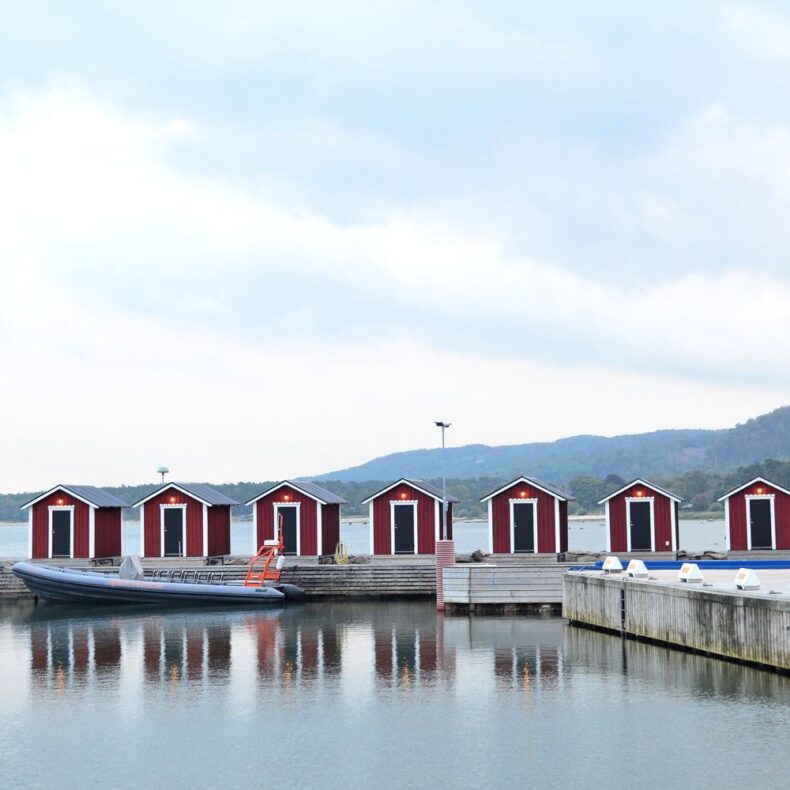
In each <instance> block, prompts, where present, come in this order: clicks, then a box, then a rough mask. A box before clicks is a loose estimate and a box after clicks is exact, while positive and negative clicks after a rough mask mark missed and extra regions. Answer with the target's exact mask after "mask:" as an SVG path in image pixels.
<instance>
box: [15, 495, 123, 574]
mask: <svg viewBox="0 0 790 790" xmlns="http://www.w3.org/2000/svg"><path fill="white" fill-rule="evenodd" d="M125 507H129V505H128V504H127V503H126V502H124V501H123V500H121V499H118V497H115V496H113V495H112V494H108V493H107V492H106V491H102V490H101V488H95V487H94V486H73V485H57V486H55V487H54V488H51V489H50V490H49V491H46V492H45V493H43V494H41V495H40V496H38V497H36V498H35V499H31V500H30V502H26V503H25V504H24V505H22V509H23V510H27V513H28V525H29V529H28V556H29V557H30V558H31V559H50V558H55V557H62V558H65V557H79V558H86V559H92V558H94V557H118V556H120V554H121V512H122V510H123V508H125Z"/></svg>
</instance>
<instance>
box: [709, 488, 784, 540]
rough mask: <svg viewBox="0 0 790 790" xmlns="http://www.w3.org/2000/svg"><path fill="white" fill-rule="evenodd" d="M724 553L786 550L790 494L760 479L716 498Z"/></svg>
mask: <svg viewBox="0 0 790 790" xmlns="http://www.w3.org/2000/svg"><path fill="white" fill-rule="evenodd" d="M719 502H724V518H725V522H726V530H727V531H726V537H727V544H726V548H727V550H728V551H756V550H776V549H785V550H787V549H790V491H788V490H787V489H786V488H783V487H782V486H780V485H778V484H777V483H772V482H771V481H770V480H766V479H765V478H764V477H755V478H754V479H753V480H750V481H749V482H748V483H744V484H743V485H740V486H738V487H737V488H734V489H733V490H732V491H728V492H727V493H726V494H725V495H724V496H722V497H719Z"/></svg>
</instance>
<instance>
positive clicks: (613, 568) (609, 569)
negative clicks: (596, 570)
mask: <svg viewBox="0 0 790 790" xmlns="http://www.w3.org/2000/svg"><path fill="white" fill-rule="evenodd" d="M603 570H604V573H620V572H621V571H622V570H623V563H622V562H620V560H618V559H617V557H607V558H606V559H605V560H604V561H603Z"/></svg>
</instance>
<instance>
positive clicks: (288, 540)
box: [246, 480, 347, 557]
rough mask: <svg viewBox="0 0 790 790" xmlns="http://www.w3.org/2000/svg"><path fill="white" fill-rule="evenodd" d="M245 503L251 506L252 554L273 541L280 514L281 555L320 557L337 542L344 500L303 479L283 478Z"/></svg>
mask: <svg viewBox="0 0 790 790" xmlns="http://www.w3.org/2000/svg"><path fill="white" fill-rule="evenodd" d="M246 504H248V505H252V521H253V538H254V546H253V553H254V552H257V551H258V548H259V547H260V546H262V545H263V542H264V541H266V540H274V539H275V537H276V535H275V525H279V524H280V516H282V526H283V541H284V544H285V548H284V549H283V553H284V554H293V555H296V556H302V557H305V556H306V557H314V556H319V557H320V556H321V555H322V554H330V553H332V552H334V551H335V548H336V547H337V544H338V543H340V507H341V505H345V504H347V503H346V500H345V499H343V498H342V497H339V496H338V495H337V494H333V493H332V492H331V491H327V490H326V489H325V488H322V487H321V486H320V485H318V484H316V483H311V482H308V481H306V480H283V481H282V482H280V483H276V484H275V485H273V486H272V487H271V488H267V489H266V490H265V491H262V492H261V493H260V494H258V495H257V496H255V497H253V498H252V499H251V500H250V501H249V502H247V503H246Z"/></svg>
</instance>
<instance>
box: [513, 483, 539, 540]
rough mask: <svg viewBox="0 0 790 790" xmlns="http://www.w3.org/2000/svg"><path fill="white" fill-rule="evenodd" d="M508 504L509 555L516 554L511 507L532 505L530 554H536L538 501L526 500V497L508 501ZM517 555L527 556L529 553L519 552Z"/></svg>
mask: <svg viewBox="0 0 790 790" xmlns="http://www.w3.org/2000/svg"><path fill="white" fill-rule="evenodd" d="M508 503H509V505H510V553H511V554H515V553H516V541H515V526H516V524H515V519H514V511H513V505H519V504H520V505H532V553H533V554H537V553H538V500H537V499H527V498H526V497H523V498H522V497H516V498H515V499H509V500H508ZM518 553H519V554H528V553H529V552H526V551H520V552H518Z"/></svg>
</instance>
